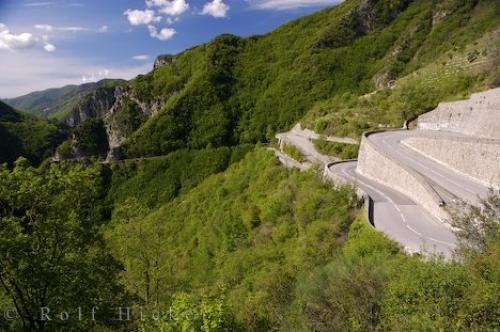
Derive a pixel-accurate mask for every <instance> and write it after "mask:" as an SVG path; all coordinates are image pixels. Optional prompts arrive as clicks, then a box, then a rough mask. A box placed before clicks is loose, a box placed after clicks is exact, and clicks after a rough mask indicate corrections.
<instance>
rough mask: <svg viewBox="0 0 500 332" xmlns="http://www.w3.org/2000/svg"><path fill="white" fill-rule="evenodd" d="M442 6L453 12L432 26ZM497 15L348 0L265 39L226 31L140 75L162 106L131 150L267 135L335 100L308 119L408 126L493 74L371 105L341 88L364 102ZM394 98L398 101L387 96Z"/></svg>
mask: <svg viewBox="0 0 500 332" xmlns="http://www.w3.org/2000/svg"><path fill="white" fill-rule="evenodd" d="M436 11H442V12H444V13H445V14H446V15H444V17H442V18H441V19H440V20H436V21H435V22H433V15H434V13H435V12H436ZM497 13H498V4H497V3H496V2H495V1H493V0H485V1H480V2H477V1H476V2H467V1H465V2H464V1H458V0H447V1H444V2H435V1H431V0H424V1H413V2H410V1H406V0H395V1H366V2H365V1H364V2H363V5H362V4H361V1H357V0H352V1H347V2H345V3H342V4H341V5H339V6H336V7H335V8H331V9H326V10H323V11H320V12H318V13H316V14H313V15H311V16H307V17H304V18H301V19H299V20H296V21H293V22H291V23H288V24H286V25H284V26H282V27H280V28H279V29H277V30H276V31H274V32H272V33H270V34H267V35H264V36H258V37H251V38H245V39H243V38H238V37H235V36H231V35H223V36H220V37H218V38H216V39H214V40H213V41H212V42H210V43H208V44H204V45H201V46H198V47H195V48H192V49H189V50H187V51H185V52H183V53H181V54H179V55H178V56H176V57H175V61H172V63H171V64H168V65H166V66H163V67H160V68H158V69H157V70H155V71H153V72H152V73H149V74H147V75H145V76H141V77H139V78H137V79H136V80H134V81H133V82H132V87H133V91H134V92H135V93H136V94H137V95H138V97H139V99H143V100H146V101H148V100H153V99H155V100H157V101H160V103H163V108H162V110H161V111H160V112H159V113H158V114H157V115H155V116H154V117H152V118H151V119H149V120H148V121H147V122H146V123H145V124H144V125H143V126H142V127H141V128H140V129H139V130H138V131H137V132H135V133H134V134H133V135H131V137H130V138H129V139H128V140H127V141H126V142H125V146H124V154H125V155H126V156H129V157H133V156H153V155H160V154H166V153H168V152H171V151H173V150H176V149H179V148H184V147H191V148H196V149H199V148H204V147H206V146H208V145H211V146H221V145H232V144H238V143H242V142H249V143H254V142H257V141H266V140H268V139H269V138H270V137H272V133H274V132H276V131H278V130H283V129H286V128H287V127H289V126H291V125H292V124H293V123H295V122H296V121H298V120H299V119H300V118H301V117H302V116H303V115H305V114H306V112H307V111H308V110H309V109H311V107H313V106H314V105H315V103H317V102H318V101H320V100H328V98H332V97H333V100H331V101H328V102H327V105H328V106H327V108H328V113H329V115H331V118H330V117H328V118H323V117H321V116H317V115H318V113H320V112H317V111H316V112H314V111H313V113H314V115H311V118H313V119H314V121H322V125H321V126H322V127H328V129H331V131H334V130H335V131H336V132H338V133H339V134H343V135H345V136H352V137H357V136H358V135H359V134H360V133H361V132H362V131H363V130H366V129H368V128H376V127H377V126H378V124H380V123H382V124H391V125H392V124H396V125H398V126H400V125H401V124H402V122H403V119H405V118H407V117H412V116H414V115H416V114H420V113H422V112H424V111H427V110H429V109H430V108H432V107H434V106H436V104H437V102H438V101H440V100H441V99H442V98H447V97H455V96H457V95H458V94H463V93H467V92H469V91H470V90H471V89H476V88H481V87H484V81H485V77H486V76H488V75H493V74H489V73H488V71H485V72H486V74H484V75H477V74H470V73H463V74H462V75H454V76H451V77H449V79H447V80H446V82H445V83H443V84H441V83H438V84H436V89H435V91H433V89H429V84H420V83H419V82H416V83H417V84H413V83H414V82H412V84H410V83H409V84H407V85H406V86H405V87H404V88H401V89H399V90H397V91H394V92H384V96H385V97H384V96H382V97H380V98H376V99H375V100H374V102H375V104H374V105H372V104H371V102H370V101H359V102H356V103H354V104H352V105H350V106H349V107H347V105H345V104H344V103H340V104H337V103H336V102H338V101H339V99H342V98H341V96H342V94H344V93H349V94H351V96H352V98H354V97H355V98H357V97H358V96H359V95H362V94H364V93H367V92H369V91H373V90H374V89H375V88H377V87H378V84H379V83H380V84H385V83H387V82H390V81H392V80H396V79H399V78H401V77H403V76H405V75H407V74H409V73H411V72H414V71H415V70H417V69H419V68H422V67H424V66H426V65H429V64H432V63H434V62H435V61H436V59H438V58H439V56H438V55H440V54H444V53H446V52H447V51H453V50H454V49H459V48H463V47H465V46H466V45H468V44H470V43H472V42H474V41H475V40H477V39H478V38H480V37H482V36H483V35H485V34H486V33H487V32H489V31H491V30H492V29H493V28H494V27H495V26H497V25H498V19H497V18H498V17H497ZM451 32H452V33H451ZM332 34H333V35H332ZM325 38H326V39H325ZM444 40H446V41H445V42H444ZM379 81H380V82H379ZM384 81H386V82H385V83H384ZM422 91H425V92H426V93H422ZM401 94H403V95H401ZM387 95H393V97H392V99H394V101H395V103H389V102H387ZM407 112H408V113H407ZM310 122H312V121H310ZM314 124H316V123H314Z"/></svg>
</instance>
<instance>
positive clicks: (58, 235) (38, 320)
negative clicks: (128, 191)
mask: <svg viewBox="0 0 500 332" xmlns="http://www.w3.org/2000/svg"><path fill="white" fill-rule="evenodd" d="M102 180H103V176H102V171H101V170H100V168H99V167H98V166H95V167H87V168H81V167H65V166H57V165H52V166H50V167H49V168H48V169H44V170H38V169H34V168H32V167H30V166H29V163H28V161H27V160H26V159H24V158H20V159H18V160H17V161H16V164H15V168H14V169H13V170H12V171H9V170H8V169H6V168H0V287H1V289H2V294H5V296H6V297H7V298H8V299H9V300H10V303H11V305H12V306H13V307H15V308H16V310H17V313H18V315H19V316H18V317H19V318H18V319H16V320H13V321H11V322H10V323H11V324H12V325H11V326H10V328H9V329H10V330H15V331H19V330H25V331H41V330H49V331H56V330H59V328H61V327H62V326H67V325H68V322H64V321H61V320H59V319H56V318H55V316H56V315H57V314H58V313H60V312H63V311H66V312H67V313H68V314H69V317H70V318H69V319H70V320H71V324H70V325H71V330H72V331H88V330H89V329H90V328H91V327H92V326H95V324H96V322H92V321H91V316H87V317H86V318H85V319H82V320H81V321H79V320H78V313H77V310H78V307H81V308H82V309H83V310H85V311H86V312H88V311H90V310H91V308H92V307H93V306H98V307H99V312H98V316H96V318H97V317H99V318H98V320H99V324H100V323H106V324H107V323H109V321H107V319H108V318H109V317H110V310H111V308H112V306H114V305H116V304H118V303H119V301H120V300H121V299H123V297H124V294H125V293H124V292H123V289H122V288H121V286H120V285H119V284H118V282H117V281H118V279H117V274H118V272H119V271H120V268H121V267H120V265H119V263H118V262H117V261H116V260H115V259H114V258H113V257H112V256H111V255H110V253H109V251H108V250H107V249H106V246H105V244H104V243H103V241H102V235H101V231H100V229H101V226H102V224H103V222H104V220H105V218H106V213H107V212H106V209H105V208H104V206H103V205H102V203H101V202H102V200H103V198H104V197H105V192H104V190H103V188H104V186H103V182H102ZM43 307H47V308H49V310H50V312H47V311H46V313H48V314H49V317H52V318H54V319H53V320H52V321H47V320H44V319H42V318H43V317H41V315H40V312H41V308H43ZM4 309H6V308H5V307H4ZM21 323H22V325H21Z"/></svg>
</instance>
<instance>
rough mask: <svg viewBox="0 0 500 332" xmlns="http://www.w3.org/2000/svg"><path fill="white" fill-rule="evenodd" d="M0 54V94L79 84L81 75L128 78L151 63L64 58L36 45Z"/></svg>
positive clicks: (21, 92)
mask: <svg viewBox="0 0 500 332" xmlns="http://www.w3.org/2000/svg"><path fill="white" fill-rule="evenodd" d="M1 57H2V61H0V73H2V79H1V80H0V97H1V98H11V97H16V96H20V95H23V94H26V93H29V92H32V91H37V90H43V89H47V88H53V87H60V86H64V85H68V84H80V83H81V82H82V78H83V77H84V76H85V78H86V80H87V81H89V80H92V79H95V80H99V79H102V78H104V77H110V78H123V79H131V78H133V77H135V76H137V75H138V74H145V73H147V72H148V71H151V69H152V66H153V64H152V63H150V62H149V61H147V62H140V63H137V64H136V65H130V64H127V65H126V66H125V65H124V66H108V65H99V64H92V63H89V60H88V59H87V58H67V57H64V56H63V55H61V54H60V53H57V52H56V53H51V54H49V53H47V52H45V51H43V50H40V49H33V50H31V51H29V52H18V53H11V52H6V53H5V54H2V55H1Z"/></svg>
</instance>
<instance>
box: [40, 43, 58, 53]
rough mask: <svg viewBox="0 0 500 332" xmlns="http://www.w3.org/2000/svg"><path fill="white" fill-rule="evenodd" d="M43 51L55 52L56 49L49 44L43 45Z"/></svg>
mask: <svg viewBox="0 0 500 332" xmlns="http://www.w3.org/2000/svg"><path fill="white" fill-rule="evenodd" d="M43 49H44V50H45V51H47V52H49V53H51V52H54V51H55V50H56V47H55V46H54V45H53V44H50V43H45V45H44V46H43Z"/></svg>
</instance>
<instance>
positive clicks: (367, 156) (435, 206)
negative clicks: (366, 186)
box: [357, 136, 450, 221]
mask: <svg viewBox="0 0 500 332" xmlns="http://www.w3.org/2000/svg"><path fill="white" fill-rule="evenodd" d="M357 171H358V172H359V173H360V174H362V175H364V176H365V177H367V178H369V179H372V180H374V181H377V182H379V183H382V184H384V185H386V186H388V187H390V188H393V189H395V190H397V191H399V192H401V193H403V194H405V195H407V196H408V197H410V198H411V199H412V200H413V201H415V203H417V204H419V205H421V206H422V207H423V208H424V209H426V210H427V211H428V212H429V213H430V214H431V215H433V216H435V217H436V218H438V219H440V220H442V221H446V220H449V219H450V218H449V215H448V213H447V212H446V211H445V210H444V209H443V208H442V207H441V206H440V205H441V204H442V202H443V201H442V199H441V198H440V197H439V195H438V194H437V193H436V192H435V191H434V189H433V188H432V187H431V186H429V184H428V183H427V182H426V181H425V179H424V178H423V177H422V176H421V175H420V174H418V173H417V172H415V171H413V170H411V169H408V168H407V167H405V166H404V165H402V164H401V163H399V162H398V161H396V160H394V159H392V158H390V157H389V156H388V155H387V154H386V153H385V152H383V151H380V150H378V149H377V148H376V146H375V145H374V144H373V143H372V142H371V141H370V140H369V139H368V138H367V137H365V136H364V137H363V139H362V140H361V147H360V151H359V157H358V166H357Z"/></svg>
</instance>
